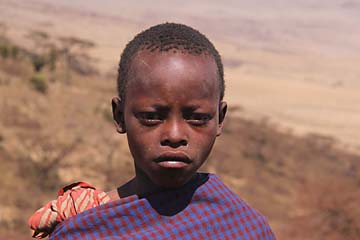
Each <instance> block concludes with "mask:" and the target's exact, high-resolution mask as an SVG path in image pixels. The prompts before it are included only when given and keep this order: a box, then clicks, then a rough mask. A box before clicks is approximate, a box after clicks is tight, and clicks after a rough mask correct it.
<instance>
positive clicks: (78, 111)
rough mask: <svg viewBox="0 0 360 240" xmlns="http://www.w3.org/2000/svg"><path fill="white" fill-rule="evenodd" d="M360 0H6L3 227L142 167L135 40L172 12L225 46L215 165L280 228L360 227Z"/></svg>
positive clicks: (320, 232)
mask: <svg viewBox="0 0 360 240" xmlns="http://www.w3.org/2000/svg"><path fill="white" fill-rule="evenodd" d="M359 16H360V1H358V0H326V1H325V0H317V1H315V0H294V1H286V0H243V1H234V0H224V1H213V0H209V1H204V0H201V1H187V0H185V1H184V0H182V1H171V2H170V1H165V0H160V1H156V2H154V1H145V0H139V1H115V0H103V1H96V0H71V1H70V0H62V1H50V0H17V1H13V0H0V183H1V187H0V199H1V200H0V239H31V238H30V237H29V230H28V229H27V219H28V217H29V216H30V215H31V214H32V213H33V212H34V211H35V210H36V209H37V208H39V207H40V206H42V205H43V204H45V203H46V202H47V201H49V200H50V199H54V198H56V193H57V189H58V188H60V187H62V186H63V185H66V184H68V183H71V182H74V181H80V180H81V181H87V182H90V183H91V184H93V185H95V186H97V187H98V188H100V189H104V190H110V189H113V188H116V187H117V186H119V185H121V184H122V183H124V182H125V181H127V180H128V179H130V178H131V177H132V176H133V164H132V160H131V156H130V154H129V152H128V147H127V142H126V139H125V136H123V135H118V134H116V132H115V129H114V126H113V123H112V114H111V104H110V100H111V98H112V96H114V95H116V77H117V64H118V61H119V57H120V54H121V52H122V50H123V48H124V47H125V44H126V43H127V42H128V41H130V40H131V39H132V38H133V36H134V35H135V34H136V33H138V32H140V31H141V30H143V29H146V28H148V27H150V26H151V25H155V24H158V23H162V22H179V23H184V24H187V25H190V26H192V27H194V28H196V29H198V30H200V31H201V32H202V33H204V34H206V35H207V36H208V37H209V38H210V39H211V40H212V41H213V43H214V44H215V46H216V47H217V49H218V50H219V52H220V53H221V54H222V57H223V62H224V65H225V78H226V86H227V89H226V94H225V95H226V96H225V99H226V101H228V103H229V106H230V111H229V115H228V118H227V119H226V123H225V125H226V127H225V131H224V133H223V135H222V136H221V137H220V138H218V141H217V143H216V146H215V148H214V150H213V152H212V155H211V157H210V159H209V160H208V161H207V163H206V164H205V166H204V167H203V170H204V171H210V172H214V173H216V174H218V175H219V176H220V177H221V178H222V179H223V181H224V182H225V183H226V184H227V185H228V186H229V187H230V188H231V189H233V190H234V191H235V192H236V193H237V194H238V195H239V196H241V197H242V198H243V199H245V200H246V201H247V202H248V203H249V204H250V205H252V206H253V207H255V208H257V209H258V210H260V211H261V212H263V213H264V214H265V215H266V216H267V218H268V220H269V222H270V224H271V226H272V228H273V230H274V232H275V234H276V235H277V237H278V239H310V240H311V239H360V206H359V198H360V160H359V156H360V94H359V90H360V68H359V63H360V27H359V26H360V18H359Z"/></svg>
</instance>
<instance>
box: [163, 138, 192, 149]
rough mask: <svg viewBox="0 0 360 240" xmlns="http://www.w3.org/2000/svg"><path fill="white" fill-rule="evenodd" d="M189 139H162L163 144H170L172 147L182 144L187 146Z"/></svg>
mask: <svg viewBox="0 0 360 240" xmlns="http://www.w3.org/2000/svg"><path fill="white" fill-rule="evenodd" d="M187 144H188V143H187V141H186V140H180V141H176V142H175V141H170V140H169V139H165V140H163V141H161V146H169V147H172V148H177V147H181V146H187Z"/></svg>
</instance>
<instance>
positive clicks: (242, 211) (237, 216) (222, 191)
mask: <svg viewBox="0 0 360 240" xmlns="http://www.w3.org/2000/svg"><path fill="white" fill-rule="evenodd" d="M209 177H210V178H209V180H210V181H209V184H210V186H209V187H210V188H211V191H214V192H215V194H216V195H218V196H219V197H220V198H221V201H222V205H223V206H224V211H225V212H226V213H227V214H229V215H230V216H231V218H232V219H233V221H234V223H238V224H240V225H242V226H245V227H246V228H248V229H253V230H255V231H256V232H258V233H259V234H260V235H262V236H266V237H265V238H261V239H275V237H274V234H273V232H272V230H271V228H270V225H269V223H268V220H267V219H266V217H265V216H264V215H263V214H262V213H261V212H259V211H258V210H257V209H255V208H253V207H251V206H250V205H249V204H248V203H246V202H245V201H244V200H243V199H242V198H240V197H239V196H238V195H237V194H236V193H234V192H233V191H232V190H231V189H229V188H228V187H227V186H226V185H225V184H224V183H223V182H222V181H221V180H220V178H219V177H218V176H216V175H214V174H210V175H209ZM267 237H269V238H267Z"/></svg>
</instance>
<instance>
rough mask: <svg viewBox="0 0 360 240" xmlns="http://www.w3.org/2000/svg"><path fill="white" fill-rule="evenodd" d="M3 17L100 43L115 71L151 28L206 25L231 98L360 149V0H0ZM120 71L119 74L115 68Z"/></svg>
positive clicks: (19, 27)
mask: <svg viewBox="0 0 360 240" xmlns="http://www.w3.org/2000/svg"><path fill="white" fill-rule="evenodd" d="M0 13H1V14H0V22H2V23H5V24H7V26H8V29H7V34H8V35H9V36H11V37H12V39H13V40H14V41H16V42H17V43H19V44H21V45H23V46H28V47H30V46H32V44H33V42H32V41H30V40H29V39H28V38H27V37H26V35H27V34H28V32H30V31H34V30H37V31H38V30H41V31H44V32H47V33H49V34H50V35H51V36H52V38H55V39H56V38H59V37H62V38H64V37H65V38H67V37H76V38H82V39H88V40H90V41H91V42H93V43H94V44H95V45H96V48H91V49H89V51H88V54H89V55H90V56H91V57H92V58H93V60H94V63H95V64H96V66H97V68H98V69H99V71H101V72H103V73H111V74H112V75H114V72H116V65H117V62H118V60H119V55H120V52H121V49H123V47H124V46H125V44H126V43H127V42H128V41H129V40H130V39H131V38H132V37H133V36H134V34H136V33H138V32H139V31H141V30H142V29H145V28H147V27H149V26H151V25H154V24H157V23H160V22H166V21H170V22H171V21H173V22H180V23H185V24H188V25H190V26H193V27H195V28H197V29H199V30H200V31H201V32H204V33H205V34H206V35H207V36H208V37H209V38H210V39H211V40H212V41H213V42H214V43H215V45H216V47H217V48H218V50H219V51H220V53H221V55H222V57H223V61H224V64H225V77H226V83H227V93H226V99H227V101H228V102H229V103H230V104H234V105H241V106H243V107H244V109H246V111H245V112H243V113H242V114H243V115H246V116H247V117H250V118H252V119H259V118H263V117H268V118H271V120H272V121H275V122H279V123H281V125H283V126H286V127H291V128H292V129H293V130H294V132H296V133H297V134H304V133H310V132H316V133H321V134H325V135H331V136H335V137H336V138H338V139H340V140H341V142H342V143H343V145H344V146H347V147H348V148H351V149H352V150H355V151H358V152H360V150H359V149H360V140H359V139H360V137H359V136H360V104H359V103H360V94H358V93H359V91H360V81H359V76H360V68H359V67H358V63H359V62H360V54H359V52H360V31H359V25H360V18H359V17H358V16H359V13H360V4H359V1H356V0H326V1H325V0H318V1H316V0H307V1H304V0H293V1H287V0H256V1H253V0H243V1H234V0H224V1H208V0H200V1H196V2H194V1H190V0H181V1H180V0H175V1H171V2H169V1H165V0H159V1H157V2H156V4H154V3H153V2H151V1H145V0H139V1H115V0H104V1H98V0H77V1H72V0H62V1H61V2H59V1H51V0H17V1H13V0H0ZM108 79H111V78H108Z"/></svg>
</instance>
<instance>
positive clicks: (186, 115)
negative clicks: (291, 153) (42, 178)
mask: <svg viewBox="0 0 360 240" xmlns="http://www.w3.org/2000/svg"><path fill="white" fill-rule="evenodd" d="M223 75H224V74H223V66H222V62H221V58H220V55H219V54H218V52H217V50H216V49H215V47H214V46H213V44H212V43H211V42H210V41H209V40H208V39H207V38H206V37H205V36H204V35H202V34H201V33H200V32H198V31H197V30H194V29H192V28H190V27H188V26H185V25H181V24H173V23H165V24H160V25H157V26H154V27H151V28H150V29H148V30H146V31H144V32H142V33H140V34H138V35H137V36H136V37H135V38H134V39H133V40H132V41H131V42H129V43H128V45H127V46H126V48H125V50H124V52H123V54H122V56H121V60H120V65H119V77H118V92H119V96H118V97H114V98H113V99H112V107H113V116H114V120H115V125H116V129H117V131H118V132H119V133H126V134H127V138H128V143H129V148H130V152H131V154H132V156H133V158H134V164H135V173H136V175H135V177H134V178H133V179H132V180H130V181H129V182H128V183H126V184H124V185H123V186H121V187H119V188H118V189H117V190H115V191H112V192H110V193H108V194H105V193H103V192H101V191H99V190H95V189H94V188H92V187H91V186H88V185H86V184H84V183H81V184H74V185H72V186H69V187H67V188H66V189H64V190H63V191H62V192H61V193H60V195H61V196H60V197H59V199H58V202H55V203H54V202H53V204H50V205H49V206H48V207H47V208H46V207H45V208H43V209H41V210H40V211H39V212H38V213H37V214H38V215H39V216H38V219H40V220H41V219H42V220H43V222H45V221H47V219H50V218H53V219H55V218H56V221H55V222H56V223H58V222H61V221H62V220H63V219H66V218H67V217H68V216H72V217H70V218H68V219H67V220H66V221H63V222H61V223H59V224H58V225H57V226H56V228H55V230H54V231H53V232H52V234H51V235H50V238H51V239H105V238H106V239H171V238H180V239H275V237H274V235H273V233H272V232H271V229H270V227H269V225H268V223H267V222H266V219H265V218H264V217H263V216H262V215H261V214H260V213H258V212H257V211H256V210H254V209H252V208H251V207H249V206H248V205H247V204H246V203H245V202H244V201H242V200H241V199H240V198H239V197H237V196H236V195H235V194H234V193H232V192H231V191H230V190H229V189H228V188H227V187H226V186H225V185H224V184H223V183H222V182H221V181H220V180H219V179H218V178H217V177H216V176H215V175H212V174H205V173H197V170H198V169H199V167H200V166H201V165H202V164H203V163H204V161H205V160H206V159H207V157H208V155H209V153H210V151H211V149H212V147H213V144H214V142H215V139H216V137H217V136H219V135H220V134H221V131H222V128H223V124H224V117H225V114H226V109H227V105H226V102H225V101H223V96H224V78H223V77H224V76H223ZM66 194H67V195H66ZM84 196H91V197H87V198H85V197H84ZM69 199H70V200H69ZM85 201H86V203H87V204H83V205H81V204H82V203H80V202H85ZM69 203H70V205H71V206H70V210H69V209H67V210H66V207H64V206H65V205H66V206H67V207H68V206H69ZM71 203H72V204H71ZM103 203H106V204H103ZM102 204H103V205H102ZM80 205H81V206H80ZM97 205H102V206H98V207H95V208H93V207H94V206H97ZM50 209H51V211H52V212H50V213H49V211H50ZM61 209H65V210H61ZM85 209H88V210H87V211H84V212H82V213H79V212H81V211H83V210H85ZM45 211H47V213H46V214H44V212H45ZM53 212H56V214H58V215H56V217H55V215H52V214H53ZM77 213H79V214H77ZM76 214H77V215H76ZM60 215H61V216H62V217H60V218H59V216H60ZM74 215H76V216H74ZM33 218H34V217H33ZM59 219H60V220H59ZM33 222H34V219H30V224H31V225H32V228H33V229H35V230H36V231H37V232H38V233H39V228H37V226H35V225H36V224H33ZM52 227H53V225H49V226H48V231H47V232H48V233H49V232H51V230H52V229H50V230H49V228H52ZM43 229H45V228H43ZM40 232H41V231H40ZM45 235H46V234H44V235H43V236H45Z"/></svg>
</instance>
